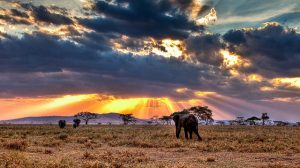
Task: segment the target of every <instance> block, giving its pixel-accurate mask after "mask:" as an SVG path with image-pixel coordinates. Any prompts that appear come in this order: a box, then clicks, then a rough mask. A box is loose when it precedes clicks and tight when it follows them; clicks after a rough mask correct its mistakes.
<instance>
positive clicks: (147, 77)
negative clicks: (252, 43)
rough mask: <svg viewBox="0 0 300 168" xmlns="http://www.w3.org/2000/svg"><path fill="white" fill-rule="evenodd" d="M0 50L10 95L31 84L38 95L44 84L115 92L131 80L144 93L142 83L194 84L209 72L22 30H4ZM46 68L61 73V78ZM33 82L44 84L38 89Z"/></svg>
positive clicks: (0, 70)
mask: <svg viewBox="0 0 300 168" xmlns="http://www.w3.org/2000/svg"><path fill="white" fill-rule="evenodd" d="M0 50H1V54H0V60H1V65H0V73H1V74H2V75H1V76H2V79H1V82H0V85H1V92H2V93H1V94H9V93H10V94H11V95H15V96H18V94H22V93H23V94H25V93H28V91H29V90H37V92H36V93H32V94H41V95H43V94H48V93H51V92H49V90H51V91H53V90H55V91H53V93H58V92H60V91H61V92H62V93H65V92H66V91H70V92H71V90H72V91H74V92H76V91H78V90H81V91H83V90H85V89H86V91H89V90H93V91H104V92H105V91H106V90H105V88H107V90H109V91H115V92H120V93H122V92H131V91H130V90H124V87H123V85H124V86H127V85H129V86H132V87H130V88H131V89H133V90H134V88H135V87H137V86H140V89H138V90H139V91H140V92H143V93H144V92H147V91H148V92H149V93H150V90H147V89H146V88H155V87H157V88H160V86H163V85H173V86H185V85H188V86H190V87H196V86H199V81H198V77H199V76H202V77H203V78H209V75H210V74H209V73H207V72H205V71H207V70H209V68H208V67H206V66H203V67H200V66H195V65H193V64H188V63H184V62H181V61H180V60H178V59H176V58H172V59H168V58H163V57H157V56H148V57H140V56H137V57H135V56H132V55H118V54H117V53H115V52H113V51H109V50H106V51H105V50H103V51H101V50H100V49H99V48H98V49H95V48H94V47H90V45H89V43H86V44H79V45H76V44H74V43H72V42H69V41H63V40H61V39H59V38H58V37H56V36H50V35H46V34H41V33H34V34H32V35H27V34H25V35H24V36H23V37H22V38H17V37H13V36H8V37H7V38H6V39H1V41H0ZM65 72H71V73H66V74H65ZM51 74H63V76H64V79H62V77H61V76H60V77H59V75H58V77H57V76H55V75H51ZM131 82H136V83H135V84H132V83H131ZM126 83H129V84H126ZM147 83H148V86H145V85H146V84H147ZM69 85H70V87H68V88H67V89H66V86H69ZM39 86H40V87H39ZM42 86H43V87H42ZM71 86H72V87H71ZM129 86H128V88H127V89H129ZM118 87H119V88H118ZM38 88H44V89H41V90H40V91H39V89H38ZM46 88H47V89H46ZM99 88H100V89H99ZM113 88H114V89H115V90H114V89H113ZM142 88H145V89H144V90H143V89H142ZM101 89H103V90H101ZM172 89H173V88H172ZM26 90H27V91H26ZM43 90H44V93H42V91H43ZM169 90H171V88H170V89H169ZM139 91H133V92H139ZM18 92H19V93H18ZM164 93H165V92H164ZM28 94H29V93H28ZM154 94H163V92H157V93H152V95H154ZM165 95H166V94H165ZM19 96H20V95H19ZM22 96H24V95H22Z"/></svg>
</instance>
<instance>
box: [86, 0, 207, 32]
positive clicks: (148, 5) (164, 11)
mask: <svg viewBox="0 0 300 168" xmlns="http://www.w3.org/2000/svg"><path fill="white" fill-rule="evenodd" d="M94 10H95V11H96V12H98V14H99V15H104V16H105V17H104V18H103V17H99V18H94V19H80V23H81V24H83V25H85V26H87V27H89V28H91V29H93V30H95V31H98V32H114V33H120V34H124V35H127V36H132V37H146V36H151V37H155V38H187V37H188V35H189V33H190V32H199V31H202V30H203V26H198V25H196V24H195V23H194V22H193V21H189V20H188V16H187V15H186V13H185V12H182V11H180V10H178V8H176V6H175V5H173V4H172V3H171V2H170V1H167V0H163V1H157V0H139V1H127V0H117V1H116V5H113V4H110V3H108V2H107V1H97V2H96V3H95V5H94Z"/></svg>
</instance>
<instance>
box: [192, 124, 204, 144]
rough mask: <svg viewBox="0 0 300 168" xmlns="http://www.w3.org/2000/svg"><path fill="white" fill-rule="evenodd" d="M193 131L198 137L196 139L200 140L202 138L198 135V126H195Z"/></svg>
mask: <svg viewBox="0 0 300 168" xmlns="http://www.w3.org/2000/svg"><path fill="white" fill-rule="evenodd" d="M194 132H195V134H196V135H197V137H198V141H202V138H201V136H200V135H199V133H198V126H196V127H195V129H194Z"/></svg>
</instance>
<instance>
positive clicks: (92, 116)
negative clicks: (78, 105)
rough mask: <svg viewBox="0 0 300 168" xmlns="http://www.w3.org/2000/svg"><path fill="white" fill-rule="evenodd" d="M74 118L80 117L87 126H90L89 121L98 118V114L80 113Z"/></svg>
mask: <svg viewBox="0 0 300 168" xmlns="http://www.w3.org/2000/svg"><path fill="white" fill-rule="evenodd" d="M74 117H76V118H77V117H80V118H81V119H82V120H84V121H85V125H87V124H88V122H89V120H91V119H96V118H97V117H98V114H96V113H92V112H87V111H86V112H79V113H77V114H76V115H74Z"/></svg>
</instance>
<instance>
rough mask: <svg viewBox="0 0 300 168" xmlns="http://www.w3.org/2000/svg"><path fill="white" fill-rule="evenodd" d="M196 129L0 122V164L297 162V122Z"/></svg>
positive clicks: (270, 166)
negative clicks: (187, 132)
mask: <svg viewBox="0 0 300 168" xmlns="http://www.w3.org/2000/svg"><path fill="white" fill-rule="evenodd" d="M199 130H200V134H201V135H202V137H203V141H201V142H198V141H196V139H193V140H185V139H184V138H183V135H182V137H181V139H179V140H177V139H176V138H175V135H174V132H175V128H173V126H134V125H132V126H113V125H111V126H104V125H103V126H81V127H80V128H78V129H73V128H71V126H68V127H67V128H65V129H59V128H58V126H56V125H0V167H1V168H2V167H3V168H4V167H5V168H6V167H14V168H16V167H17V168H19V167H20V168H22V167H51V168H52V167H53V168H65V167H66V168H69V167H70V168H73V167H85V168H98V167H99V168H100V167H113V168H121V167H153V168H154V167H182V168H184V167H224V168H226V167H228V168H234V167H243V168H247V167H261V168H285V167H286V168H290V167H291V168H296V167H297V168H300V127H276V126H265V127H263V126H200V127H199Z"/></svg>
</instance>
